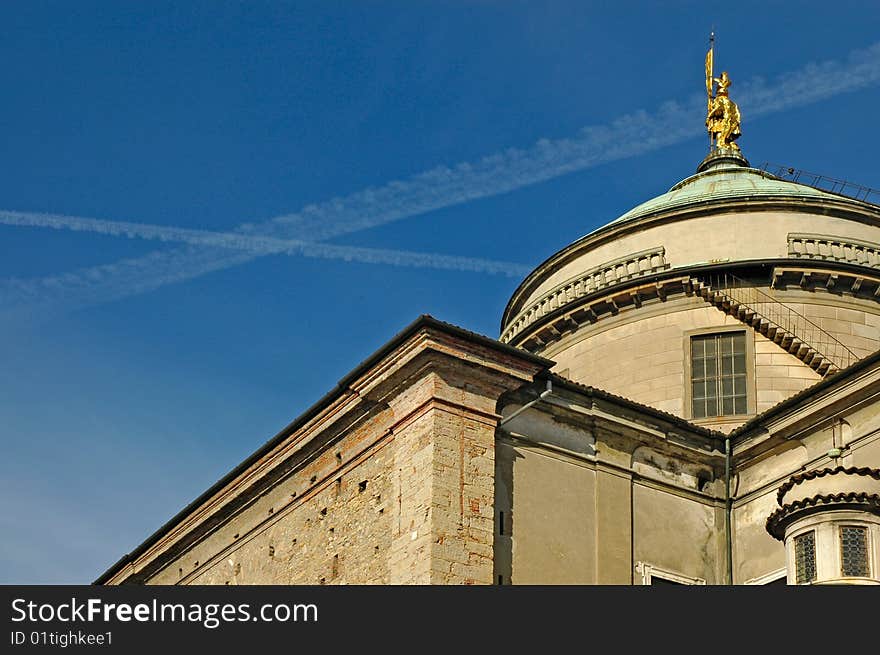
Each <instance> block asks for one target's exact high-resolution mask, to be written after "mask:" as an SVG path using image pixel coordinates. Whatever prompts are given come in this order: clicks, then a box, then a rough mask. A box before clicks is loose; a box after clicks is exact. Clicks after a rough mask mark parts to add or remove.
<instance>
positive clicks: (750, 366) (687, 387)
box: [682, 325, 757, 425]
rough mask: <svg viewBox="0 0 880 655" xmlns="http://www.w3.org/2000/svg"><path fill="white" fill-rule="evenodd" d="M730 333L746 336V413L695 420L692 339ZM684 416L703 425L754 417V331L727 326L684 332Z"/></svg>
mask: <svg viewBox="0 0 880 655" xmlns="http://www.w3.org/2000/svg"><path fill="white" fill-rule="evenodd" d="M730 332H739V333H741V334H743V335H745V347H746V413H745V414H725V415H721V416H702V417H700V418H694V406H693V402H694V401H693V365H692V362H691V352H692V350H691V339H693V337H707V336H710V335H722V334H727V333H730ZM682 347H683V349H684V408H683V409H684V415H685V418H686V419H688V420H689V421H693V422H694V423H696V424H698V425H699V424H702V423H724V422H730V423H741V422H742V421H743V419H744V418H747V417H750V416H754V415H755V408H756V406H757V402H756V396H757V393H756V390H755V335H754V331H753V330H750V329H748V328H746V327H745V326H743V325H726V326H716V327H707V328H699V329H696V330H686V331H685V332H684V342H683V345H682Z"/></svg>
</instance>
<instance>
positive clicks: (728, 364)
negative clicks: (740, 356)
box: [721, 355, 733, 375]
mask: <svg viewBox="0 0 880 655" xmlns="http://www.w3.org/2000/svg"><path fill="white" fill-rule="evenodd" d="M732 373H733V355H725V356H724V357H723V358H722V359H721V375H731V374H732Z"/></svg>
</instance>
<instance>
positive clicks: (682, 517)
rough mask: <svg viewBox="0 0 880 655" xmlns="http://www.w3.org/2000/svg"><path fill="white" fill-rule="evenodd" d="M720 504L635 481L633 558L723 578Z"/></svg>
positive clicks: (708, 578)
mask: <svg viewBox="0 0 880 655" xmlns="http://www.w3.org/2000/svg"><path fill="white" fill-rule="evenodd" d="M723 516H724V515H723V512H721V511H719V509H718V508H716V507H714V506H712V505H710V504H708V503H705V502H699V501H696V500H692V499H689V498H685V497H683V496H678V495H675V494H673V493H669V492H668V491H661V490H659V489H657V488H654V487H650V486H646V485H643V484H635V485H634V486H633V559H634V560H635V562H636V564H638V563H639V562H642V563H645V564H649V565H651V566H653V567H656V568H661V569H664V570H668V571H671V572H673V573H676V574H678V575H682V576H686V577H689V578H695V579H697V578H698V579H702V580H704V581H705V582H706V584H717V583H718V582H719V580H720V579H721V577H722V571H721V570H720V568H719V567H720V566H721V563H722V562H723V561H724V560H723V550H722V547H723V543H724V541H723V536H724V518H723Z"/></svg>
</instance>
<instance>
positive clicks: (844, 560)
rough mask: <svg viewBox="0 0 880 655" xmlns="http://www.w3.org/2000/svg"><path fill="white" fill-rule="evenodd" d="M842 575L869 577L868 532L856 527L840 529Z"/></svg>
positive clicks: (865, 529)
mask: <svg viewBox="0 0 880 655" xmlns="http://www.w3.org/2000/svg"><path fill="white" fill-rule="evenodd" d="M840 562H841V573H842V574H843V575H846V576H855V577H862V578H867V577H868V530H867V528H860V527H855V526H843V527H841V528H840Z"/></svg>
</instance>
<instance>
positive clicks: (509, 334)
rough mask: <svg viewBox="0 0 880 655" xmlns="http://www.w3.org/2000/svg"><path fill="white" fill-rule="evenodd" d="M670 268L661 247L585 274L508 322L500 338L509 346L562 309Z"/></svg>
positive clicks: (616, 260)
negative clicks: (575, 301)
mask: <svg viewBox="0 0 880 655" xmlns="http://www.w3.org/2000/svg"><path fill="white" fill-rule="evenodd" d="M667 268H669V264H668V263H667V262H666V249H665V248H664V247H663V246H659V247H656V248H649V249H648V250H641V251H639V252H636V253H632V254H631V255H627V256H625V257H620V258H618V259H613V260H611V261H609V262H605V263H604V264H600V265H599V266H594V267H593V268H591V269H589V270H587V271H584V272H583V273H580V274H578V275H576V276H575V277H573V278H569V279H568V280H566V281H565V282H563V283H561V284H558V285H557V286H555V287H553V289H551V290H550V291H548V292H547V293H545V294H544V295H543V296H542V297H541V298H540V299H539V300H537V301H535V302H533V303H532V304H531V305H529V306H528V307H527V308H526V309H524V310H523V311H521V312H520V313H519V314H517V316H516V317H515V318H514V319H513V320H512V321H510V322H509V323H508V324H507V326H506V328H505V330H504V332H503V333H502V335H501V339H500V340H501V342H502V343H509V342H510V341H511V340H512V339H513V338H514V337H515V336H516V335H517V334H519V333H520V332H522V331H523V330H524V329H525V328H527V327H528V326H530V325H531V324H532V323H534V322H535V321H537V320H538V319H539V318H541V317H542V316H545V315H547V314H549V313H550V312H552V311H553V310H555V309H558V308H559V307H562V306H563V305H565V304H567V303H570V302H572V301H573V300H576V299H578V298H582V297H583V296H586V295H589V294H591V293H594V292H596V291H600V290H602V289H606V288H608V287H612V286H614V285H616V284H620V283H621V282H626V281H628V280H632V279H634V278H637V277H641V276H643V275H648V274H651V273H658V272H660V271H664V270H666V269H667Z"/></svg>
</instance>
